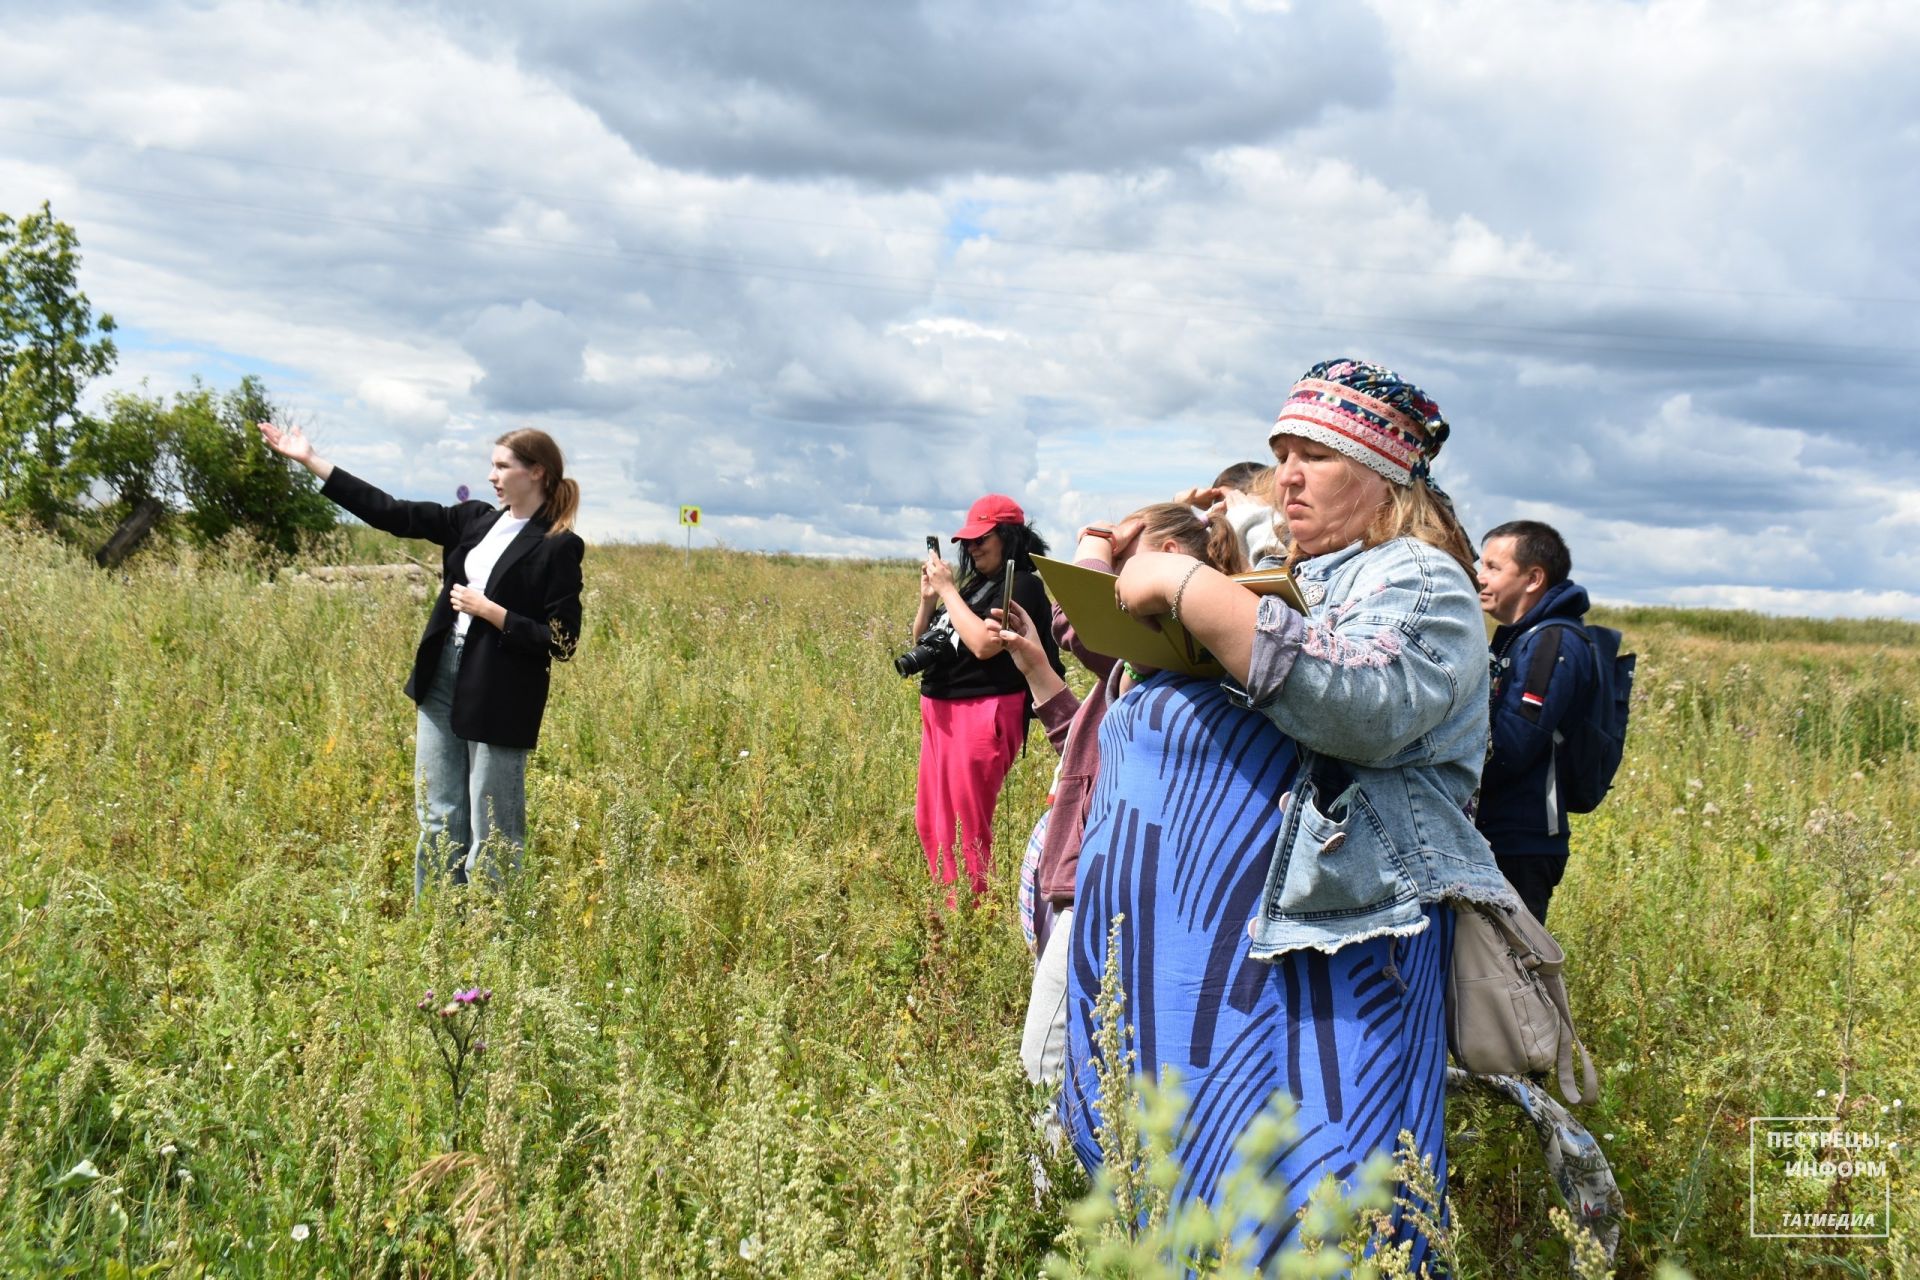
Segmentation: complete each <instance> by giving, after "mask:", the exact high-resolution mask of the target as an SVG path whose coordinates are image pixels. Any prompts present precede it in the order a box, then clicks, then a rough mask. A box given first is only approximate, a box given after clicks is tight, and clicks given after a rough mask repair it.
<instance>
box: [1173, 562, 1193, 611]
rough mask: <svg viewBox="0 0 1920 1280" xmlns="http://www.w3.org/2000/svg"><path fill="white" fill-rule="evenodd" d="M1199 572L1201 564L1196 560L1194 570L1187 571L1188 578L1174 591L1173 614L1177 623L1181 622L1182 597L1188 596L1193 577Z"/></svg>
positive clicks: (1183, 579)
mask: <svg viewBox="0 0 1920 1280" xmlns="http://www.w3.org/2000/svg"><path fill="white" fill-rule="evenodd" d="M1198 572H1200V562H1199V561H1198V560H1195V561H1194V562H1193V568H1191V569H1189V570H1187V576H1186V577H1184V578H1182V579H1180V585H1179V586H1177V587H1175V588H1174V590H1173V608H1172V610H1171V612H1172V614H1173V620H1174V621H1175V622H1178V621H1180V597H1181V596H1184V595H1185V594H1187V584H1188V583H1189V582H1192V581H1193V575H1194V574H1196V573H1198Z"/></svg>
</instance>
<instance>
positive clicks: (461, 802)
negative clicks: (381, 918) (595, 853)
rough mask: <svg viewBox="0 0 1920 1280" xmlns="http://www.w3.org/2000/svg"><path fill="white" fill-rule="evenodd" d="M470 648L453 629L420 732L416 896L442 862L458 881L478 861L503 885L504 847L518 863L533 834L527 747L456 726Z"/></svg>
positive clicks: (514, 865)
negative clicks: (493, 742)
mask: <svg viewBox="0 0 1920 1280" xmlns="http://www.w3.org/2000/svg"><path fill="white" fill-rule="evenodd" d="M474 625H475V626H485V625H486V624H485V623H480V622H476V623H475V624H474ZM463 648H464V645H463V644H462V642H461V639H460V638H459V637H457V636H451V635H450V636H448V637H447V643H446V646H445V647H444V648H443V649H441V651H440V665H439V667H438V668H437V669H436V670H435V672H434V676H433V684H432V686H431V687H429V688H428V690H427V696H426V697H425V698H423V699H421V702H420V716H419V724H418V728H417V729H416V730H415V732H414V741H413V784H414V809H415V812H416V813H417V815H418V816H419V819H420V843H419V844H418V845H417V846H416V847H415V849H414V854H413V893H414V896H415V897H416V898H417V897H419V896H420V893H421V892H422V891H423V890H424V889H425V888H426V887H427V879H428V877H429V875H430V874H431V873H432V872H433V870H434V869H435V868H436V867H444V868H445V870H446V874H447V877H448V878H449V879H450V880H452V881H453V883H455V884H465V883H467V881H468V879H469V877H470V876H471V874H472V872H473V870H474V868H475V866H476V865H477V866H478V867H479V869H480V870H481V872H482V873H484V874H485V875H486V877H487V879H488V880H489V881H490V882H492V883H493V884H494V886H495V887H498V886H499V884H500V882H501V880H502V878H503V876H502V871H501V868H500V855H501V853H502V852H504V853H505V855H506V862H507V865H508V867H510V868H511V869H512V870H514V871H518V870H519V869H520V851H521V849H522V848H524V847H525V845H526V842H527V750H526V748H524V747H495V746H489V745H488V744H487V743H484V742H469V741H468V740H467V739H465V738H462V737H460V736H459V735H457V734H455V733H454V731H453V685H454V676H455V675H456V674H457V673H458V672H459V670H460V654H461V652H462V650H463Z"/></svg>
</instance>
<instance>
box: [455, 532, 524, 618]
mask: <svg viewBox="0 0 1920 1280" xmlns="http://www.w3.org/2000/svg"><path fill="white" fill-rule="evenodd" d="M526 527H527V521H526V520H525V519H520V520H516V519H514V518H513V517H512V516H510V515H503V516H501V517H500V518H499V519H498V520H496V521H494V522H493V528H491V529H489V530H487V536H486V537H484V538H482V539H480V545H479V546H477V547H475V548H474V549H473V550H471V551H469V552H467V585H468V586H470V587H472V588H473V589H474V590H475V591H481V592H484V591H485V590H486V589H487V579H488V578H491V577H492V576H493V566H495V565H496V564H499V563H500V557H501V556H502V555H504V554H506V550H507V544H508V543H509V542H512V541H513V538H514V535H515V534H517V533H519V532H520V531H521V530H522V529H524V528H526ZM472 625H473V615H472V614H470V613H456V614H455V615H454V616H453V634H455V635H456V636H465V635H466V634H467V628H468V627H470V626H472Z"/></svg>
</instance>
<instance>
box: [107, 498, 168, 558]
mask: <svg viewBox="0 0 1920 1280" xmlns="http://www.w3.org/2000/svg"><path fill="white" fill-rule="evenodd" d="M165 510H166V507H164V506H162V505H161V502H160V499H158V498H142V499H141V500H140V501H139V503H138V504H136V505H135V506H134V508H133V510H132V511H130V512H128V513H127V518H126V519H125V520H122V521H121V522H120V527H119V528H117V529H115V530H114V531H113V536H112V537H111V538H108V539H107V545H106V546H104V547H101V548H100V549H99V550H98V551H96V552H94V553H93V562H94V563H95V564H97V565H99V566H100V567H101V568H102V569H118V568H119V567H120V565H121V563H122V562H123V561H125V560H126V558H127V557H128V556H130V555H132V554H133V551H134V548H135V547H138V546H139V545H140V544H141V543H142V542H144V541H146V537H147V535H148V534H149V533H151V532H153V526H154V522H155V521H157V520H159V519H160V514H161V513H162V512H163V511H165Z"/></svg>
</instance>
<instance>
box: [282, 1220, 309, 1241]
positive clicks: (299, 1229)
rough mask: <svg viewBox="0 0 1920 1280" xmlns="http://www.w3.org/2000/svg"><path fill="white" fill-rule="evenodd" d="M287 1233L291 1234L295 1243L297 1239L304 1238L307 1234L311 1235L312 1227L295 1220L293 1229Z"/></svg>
mask: <svg viewBox="0 0 1920 1280" xmlns="http://www.w3.org/2000/svg"><path fill="white" fill-rule="evenodd" d="M287 1234H288V1235H290V1236H292V1237H293V1238H294V1240H295V1242H296V1243H297V1242H298V1241H301V1240H305V1239H306V1238H307V1237H308V1236H310V1235H312V1234H313V1228H312V1227H309V1226H308V1225H307V1224H306V1223H304V1222H296V1223H294V1224H293V1230H292V1231H289V1232H288V1233H287Z"/></svg>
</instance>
